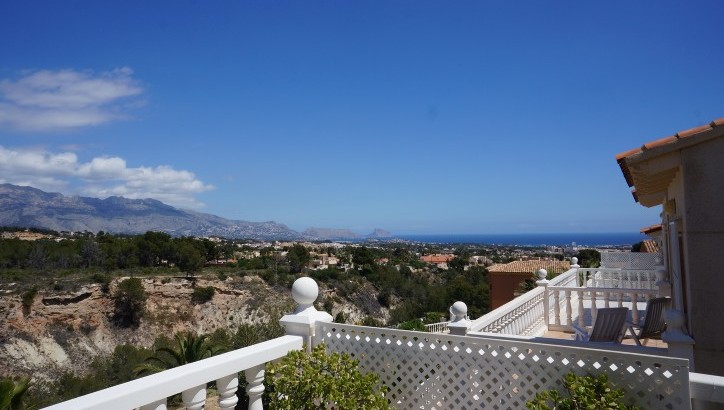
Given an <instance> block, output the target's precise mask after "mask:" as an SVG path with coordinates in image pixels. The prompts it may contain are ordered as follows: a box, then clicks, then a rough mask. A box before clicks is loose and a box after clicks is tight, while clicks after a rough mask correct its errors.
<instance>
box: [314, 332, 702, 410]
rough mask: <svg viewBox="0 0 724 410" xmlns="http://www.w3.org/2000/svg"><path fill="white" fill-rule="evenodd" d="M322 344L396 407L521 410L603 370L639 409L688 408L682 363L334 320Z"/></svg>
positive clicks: (317, 340) (319, 336) (318, 338)
mask: <svg viewBox="0 0 724 410" xmlns="http://www.w3.org/2000/svg"><path fill="white" fill-rule="evenodd" d="M320 342H324V343H325V344H326V347H327V350H328V351H334V352H340V353H347V354H349V355H351V356H352V357H354V358H355V359H357V360H359V362H360V367H361V368H362V369H363V370H364V371H367V372H374V373H376V374H378V375H379V377H380V379H381V381H382V382H383V383H384V384H385V385H386V386H387V387H389V389H390V391H389V392H388V394H387V398H388V400H389V401H390V403H391V404H392V405H394V406H395V407H396V408H398V409H480V408H486V409H511V410H517V409H523V408H525V402H526V401H527V400H530V399H532V398H533V397H534V396H535V394H536V393H537V392H539V391H542V390H548V389H551V388H557V389H562V382H561V380H562V378H563V376H564V375H565V374H567V373H568V372H570V371H573V372H575V373H576V374H586V373H594V374H597V373H601V372H604V373H607V374H608V376H609V380H610V381H611V382H612V383H613V384H614V385H615V387H617V388H624V389H625V390H626V392H627V397H628V398H629V399H630V400H631V401H632V402H633V403H635V404H636V405H638V406H640V407H641V408H644V409H685V408H689V406H690V400H689V373H688V362H687V361H686V360H684V359H674V358H668V357H659V356H649V355H638V354H632V353H624V352H615V351H605V350H593V349H584V348H577V347H568V346H556V345H547V344H541V343H531V342H521V341H508V340H495V339H484V338H478V337H466V336H450V335H442V334H431V333H424V332H411V331H402V330H395V329H383V328H374V327H363V326H352V325H342V324H337V323H317V326H316V336H315V338H314V343H315V344H317V343H320Z"/></svg>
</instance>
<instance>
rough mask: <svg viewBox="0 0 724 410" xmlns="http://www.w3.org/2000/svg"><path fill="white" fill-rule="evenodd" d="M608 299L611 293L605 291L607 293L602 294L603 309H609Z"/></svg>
mask: <svg viewBox="0 0 724 410" xmlns="http://www.w3.org/2000/svg"><path fill="white" fill-rule="evenodd" d="M610 299H611V292H608V291H607V292H603V306H604V307H606V308H609V307H611V306H610V305H609V301H610Z"/></svg>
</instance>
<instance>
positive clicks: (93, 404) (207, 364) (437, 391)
mask: <svg viewBox="0 0 724 410" xmlns="http://www.w3.org/2000/svg"><path fill="white" fill-rule="evenodd" d="M617 272H618V274H619V275H618V277H616V273H617ZM620 273H621V271H620V268H619V270H618V271H617V270H611V271H601V270H600V269H598V270H590V271H587V270H584V269H581V268H578V267H576V266H575V263H574V268H572V269H571V270H570V271H568V272H566V273H564V274H562V275H560V276H558V277H557V278H555V279H554V280H552V281H550V282H544V280H543V279H542V280H539V286H538V287H537V288H536V289H534V290H532V291H530V292H527V293H526V294H524V295H522V296H521V297H518V298H516V299H515V300H513V301H511V302H510V303H508V304H506V305H504V306H502V307H501V308H499V309H496V310H495V311H493V312H490V313H488V314H486V315H485V316H483V317H481V318H478V319H476V320H474V321H469V320H467V318H466V307H465V304H464V303H462V302H456V303H455V304H454V305H453V307H452V308H451V313H453V315H454V320H453V321H452V322H448V323H446V324H444V325H441V326H440V327H441V329H440V330H442V331H445V332H447V333H428V332H413V331H403V330H397V329H388V328H376V327H365V326H354V325H346V324H338V323H333V322H332V321H331V317H330V316H329V315H328V314H326V313H325V312H319V311H317V310H315V309H314V307H313V305H312V303H313V302H314V300H315V299H316V297H317V286H316V283H314V281H313V280H312V279H309V278H302V279H299V280H297V282H295V284H294V287H293V289H292V295H293V297H294V300H295V301H296V302H297V303H298V304H299V306H298V308H297V309H296V310H295V312H294V313H291V314H288V315H286V316H284V317H283V318H282V319H281V323H282V324H283V325H284V327H285V329H286V333H287V335H286V336H283V337H280V338H277V339H273V340H270V341H267V342H264V343H260V344H257V345H254V346H250V347H247V348H243V349H239V350H236V351H233V352H229V353H226V354H223V355H219V356H214V357H212V358H209V359H206V360H202V361H199V362H195V363H192V364H188V365H185V366H181V367H177V368H174V369H171V370H167V371H164V372H161V373H157V374H153V375H150V376H147V377H144V378H141V379H137V380H134V381H131V382H128V383H125V384H121V385H118V386H115V387H111V388H109V389H105V390H101V391H98V392H95V393H92V394H89V395H86V396H83V397H79V398H77V399H74V400H70V401H66V402H63V403H59V404H56V405H54V406H51V407H48V408H47V409H52V410H84V409H89V410H90V409H93V410H95V409H98V410H100V409H135V408H140V409H143V410H151V409H153V410H162V409H166V399H167V397H169V396H172V395H174V394H177V393H181V394H182V400H183V403H184V406H185V407H186V408H187V409H193V410H201V409H203V408H204V406H205V402H206V401H207V397H206V394H207V392H206V384H207V382H210V381H216V385H217V391H218V397H217V398H216V399H215V401H216V402H217V403H218V407H219V408H221V409H233V408H234V407H235V406H236V404H237V397H236V391H237V388H238V385H239V380H238V377H239V374H240V373H242V372H243V375H244V376H243V377H245V379H246V380H247V382H248V385H247V388H246V392H247V394H248V397H249V409H253V410H261V409H262V408H263V405H262V401H261V397H262V394H263V392H264V385H263V380H264V365H265V363H267V362H270V361H273V360H276V359H279V358H281V357H283V356H284V355H285V354H286V353H287V352H289V351H291V350H298V349H302V348H304V346H305V345H306V346H307V348H309V347H310V346H313V345H317V344H319V343H324V344H325V346H326V348H327V350H328V351H330V352H340V353H347V354H349V355H351V356H352V357H354V358H355V359H357V360H359V366H360V367H361V368H362V370H364V371H366V372H374V373H376V374H377V375H378V376H379V378H380V380H381V381H382V382H383V383H384V384H385V385H386V386H387V387H388V388H389V392H388V393H387V396H386V397H387V399H388V400H389V401H390V403H391V404H392V405H393V406H394V407H396V408H400V409H411V408H417V409H469V408H492V409H519V408H524V407H525V402H526V401H527V400H530V399H532V398H533V397H534V395H535V394H536V393H537V392H539V391H543V390H549V389H554V388H559V387H560V380H561V379H562V378H563V376H564V375H565V374H567V373H568V372H570V371H575V372H576V373H577V374H585V373H592V374H597V373H601V372H603V373H606V374H608V375H609V380H611V381H612V383H613V384H614V386H615V387H617V388H625V389H626V391H627V392H628V396H627V397H628V398H629V399H630V400H632V401H633V402H634V403H635V404H636V405H638V406H639V407H641V408H644V409H656V408H668V409H686V408H695V409H706V408H720V406H724V378H723V377H718V376H711V375H703V374H697V373H693V372H690V369H689V360H688V359H687V358H683V357H681V356H682V354H681V352H684V353H685V352H686V350H685V349H683V350H682V349H681V341H682V340H684V339H681V340H676V339H675V337H674V336H677V335H678V334H677V333H675V332H674V333H671V334H670V335H669V336H672V337H674V338H671V339H670V340H669V343H668V344H667V345H666V346H665V347H653V348H652V347H644V348H639V347H635V346H612V345H596V344H587V343H581V342H575V341H572V340H562V339H556V338H554V337H551V335H552V334H563V335H565V334H567V333H566V332H567V331H568V329H569V326H570V325H571V324H572V323H574V322H575V321H579V322H580V321H583V322H584V323H588V322H590V320H591V319H592V318H593V317H595V314H596V313H595V312H596V308H598V307H603V306H606V305H607V304H608V305H610V304H614V305H615V304H623V305H625V306H629V307H631V308H632V312H635V311H637V310H640V309H641V306H643V305H644V304H645V301H646V300H647V298H649V297H650V296H651V295H654V294H655V293H656V292H658V291H659V290H655V289H644V288H641V289H639V288H626V287H622V286H623V285H626V286H629V285H630V284H631V280H630V279H625V275H621V274H620ZM649 273H650V272H646V275H642V276H641V277H642V282H641V283H649V284H651V283H652V279H651V277H650V275H649ZM607 275H608V276H607ZM643 278H646V280H643ZM659 282H660V281H659ZM599 285H600V286H599ZM642 286H644V285H642ZM646 286H649V285H646ZM659 287H663V288H664V289H665V284H661V283H659ZM634 307H635V308H634ZM632 315H633V314H632ZM632 319H635V318H633V317H632ZM674 325H676V323H674ZM674 330H676V329H674ZM678 331H679V332H680V330H678ZM551 332H554V333H551Z"/></svg>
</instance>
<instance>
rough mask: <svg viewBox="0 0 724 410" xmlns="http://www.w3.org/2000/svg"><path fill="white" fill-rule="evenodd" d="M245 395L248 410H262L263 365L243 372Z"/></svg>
mask: <svg viewBox="0 0 724 410" xmlns="http://www.w3.org/2000/svg"><path fill="white" fill-rule="evenodd" d="M244 376H245V377H246V383H247V384H246V395H247V396H249V410H264V404H263V403H262V400H261V397H262V395H263V394H264V365H263V364H261V365H259V366H256V367H252V368H250V369H246V370H244Z"/></svg>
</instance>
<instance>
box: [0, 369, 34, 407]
mask: <svg viewBox="0 0 724 410" xmlns="http://www.w3.org/2000/svg"><path fill="white" fill-rule="evenodd" d="M28 387H30V378H29V377H20V378H3V379H0V410H23V409H25V408H26V407H25V402H24V400H25V393H26V392H27V391H28Z"/></svg>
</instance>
